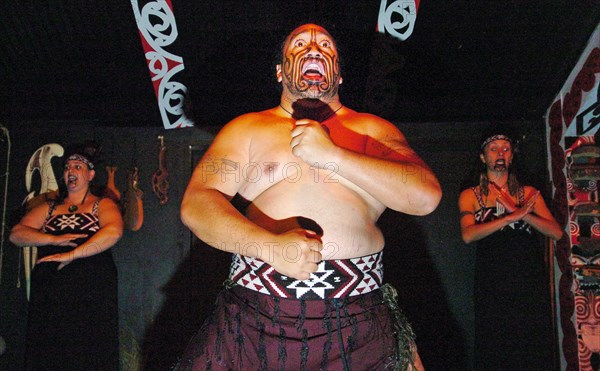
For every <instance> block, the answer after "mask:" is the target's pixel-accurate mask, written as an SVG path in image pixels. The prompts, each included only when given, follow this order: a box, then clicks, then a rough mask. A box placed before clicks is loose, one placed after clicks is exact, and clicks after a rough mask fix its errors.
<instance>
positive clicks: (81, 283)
mask: <svg viewBox="0 0 600 371" xmlns="http://www.w3.org/2000/svg"><path fill="white" fill-rule="evenodd" d="M94 175H95V171H94V163H93V158H92V154H91V153H88V152H87V151H86V149H85V148H82V149H81V150H79V151H76V152H75V153H72V154H71V155H68V157H67V158H66V161H65V166H64V173H63V177H64V182H65V185H66V195H65V196H64V197H60V198H59V199H58V200H51V201H49V202H47V203H43V204H41V205H38V206H36V207H34V208H33V209H32V210H31V211H29V212H28V213H27V214H25V216H24V217H23V218H22V219H21V221H20V222H19V223H18V224H17V225H15V226H14V227H13V228H12V230H11V234H10V241H11V242H13V243H14V244H16V245H18V246H38V256H39V260H38V261H37V263H36V265H35V267H34V269H33V272H32V277H31V298H30V304H29V316H28V327H27V342H26V343H27V345H26V346H27V349H26V366H25V368H26V369H27V370H118V367H119V339H118V307H117V271H116V268H115V264H114V261H113V258H112V254H111V251H110V248H111V247H112V246H113V245H114V244H115V243H116V242H117V241H118V240H119V238H120V237H121V235H122V231H123V222H122V219H121V213H120V211H119V208H118V207H117V205H116V204H115V203H114V202H113V201H112V200H110V199H108V198H99V197H98V196H96V195H94V194H92V192H91V191H90V182H91V181H92V179H93V178H94Z"/></svg>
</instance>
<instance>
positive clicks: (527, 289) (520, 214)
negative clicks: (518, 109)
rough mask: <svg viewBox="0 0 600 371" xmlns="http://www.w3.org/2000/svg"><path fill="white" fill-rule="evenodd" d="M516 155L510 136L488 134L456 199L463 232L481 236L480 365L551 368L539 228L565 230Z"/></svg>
mask: <svg viewBox="0 0 600 371" xmlns="http://www.w3.org/2000/svg"><path fill="white" fill-rule="evenodd" d="M513 158H514V152H513V142H512V140H511V138H510V137H508V136H506V135H503V134H500V133H498V134H495V135H491V136H490V137H488V138H486V139H485V140H484V141H483V143H482V145H481V153H480V159H481V162H482V163H483V166H484V168H485V170H484V171H483V172H482V173H481V175H480V182H479V184H478V185H476V186H474V187H471V188H467V189H465V190H463V191H462V193H461V195H460V198H459V209H460V217H461V219H460V226H461V233H462V238H463V240H464V242H465V243H467V244H469V243H472V242H475V241H477V249H476V262H475V369H476V370H486V371H487V370H549V369H551V367H552V342H551V340H552V333H551V329H552V326H551V322H550V318H551V317H550V314H551V306H550V301H549V297H550V296H549V287H548V279H547V278H546V275H545V271H546V268H545V264H544V248H543V244H542V243H540V240H539V239H538V238H537V237H536V233H538V232H539V233H541V234H542V235H544V236H547V237H550V238H552V239H555V240H557V239H559V238H560V237H561V236H562V230H561V228H560V226H559V225H558V223H557V222H556V221H555V219H554V218H553V216H552V214H551V213H550V211H549V210H548V207H547V206H546V204H545V202H544V200H543V198H542V197H541V196H540V192H539V191H538V190H537V189H535V188H534V187H531V186H527V185H522V184H519V182H518V181H517V178H516V176H515V174H514V173H513V172H512V161H513Z"/></svg>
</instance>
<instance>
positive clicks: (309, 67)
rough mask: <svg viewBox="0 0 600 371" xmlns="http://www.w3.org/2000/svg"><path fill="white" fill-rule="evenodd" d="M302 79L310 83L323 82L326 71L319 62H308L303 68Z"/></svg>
mask: <svg viewBox="0 0 600 371" xmlns="http://www.w3.org/2000/svg"><path fill="white" fill-rule="evenodd" d="M302 77H303V78H304V79H305V80H308V81H323V80H324V77H325V69H324V67H323V63H322V62H321V61H319V60H314V59H313V60H308V61H307V62H305V63H304V65H303V66H302Z"/></svg>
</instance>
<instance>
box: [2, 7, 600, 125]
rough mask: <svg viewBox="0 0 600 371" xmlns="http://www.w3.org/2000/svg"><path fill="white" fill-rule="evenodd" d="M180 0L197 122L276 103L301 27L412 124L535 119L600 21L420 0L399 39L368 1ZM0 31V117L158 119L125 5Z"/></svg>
mask: <svg viewBox="0 0 600 371" xmlns="http://www.w3.org/2000/svg"><path fill="white" fill-rule="evenodd" d="M388 2H391V0H388ZM145 3H147V1H139V7H140V8H141V7H142V6H143V5H144V4H145ZM172 3H173V12H174V14H175V18H176V22H177V28H178V32H179V37H178V38H177V41H176V42H175V43H174V44H173V45H172V46H170V47H168V50H169V51H171V52H172V53H174V54H176V55H180V56H182V57H183V60H184V64H185V67H186V69H185V71H184V72H182V73H180V75H178V76H177V77H178V80H179V81H181V82H183V83H185V84H186V86H188V88H189V90H190V97H191V101H192V103H193V108H192V110H191V111H192V112H193V115H192V116H193V119H194V120H195V122H196V125H197V126H214V125H217V126H220V125H222V124H223V123H224V122H227V121H228V120H230V119H231V118H233V117H235V116H237V115H238V114H240V113H244V112H248V111H254V110H259V109H264V108H268V107H271V106H272V105H273V104H276V103H277V102H278V98H277V95H276V94H273V91H272V87H273V86H274V82H275V79H274V64H275V52H276V49H277V48H278V46H279V45H280V43H281V42H282V41H283V38H284V37H285V36H286V35H287V33H289V32H290V31H291V29H293V28H294V27H296V26H298V25H300V24H302V23H305V22H315V23H322V24H324V25H326V26H327V27H328V28H329V29H330V31H331V32H332V33H333V34H334V36H335V37H336V38H337V40H338V42H339V44H340V47H341V48H342V58H343V60H344V61H345V62H346V63H345V68H344V70H343V77H344V84H343V89H342V92H343V94H344V98H345V101H347V103H348V104H349V105H350V106H353V107H357V108H361V109H364V110H368V111H370V112H373V113H377V114H380V115H385V116H386V117H387V118H393V119H396V120H398V121H404V122H423V121H480V120H489V119H495V120H500V119H502V120H519V119H525V120H539V119H540V118H541V117H542V116H543V115H544V113H545V111H546V110H547V108H548V107H549V105H550V103H551V101H552V99H553V98H554V96H555V95H556V93H557V92H558V90H559V88H560V87H561V86H562V84H563V83H564V81H565V79H566V78H567V75H568V73H569V72H570V71H571V69H572V68H573V66H574V64H575V62H576V61H577V58H578V57H579V55H580V53H581V52H582V50H583V48H584V47H585V44H586V41H587V40H588V38H589V36H590V35H591V33H592V31H593V29H594V28H595V26H596V25H597V23H598V21H599V20H600V4H599V3H598V1H597V0H595V1H594V0H578V1H570V0H558V1H546V0H525V1H522V0H509V1H488V0H485V1H466V0H456V1H442V0H423V1H421V4H420V7H419V10H418V16H417V21H416V25H415V28H414V31H413V34H412V36H410V38H409V39H408V40H406V41H404V42H401V41H399V40H396V39H392V38H391V37H388V36H381V35H380V34H378V33H376V32H375V28H376V25H377V13H378V10H379V2H378V1H373V0H353V1H348V0H339V1H321V0H310V1H309V0H304V1H278V0H262V1H231V0H219V1H178V0H174V1H173V2H172ZM0 35H1V36H2V37H0V87H1V89H0V102H2V109H1V110H0V123H2V124H3V125H5V126H7V125H10V126H14V125H21V124H22V123H23V122H27V123H28V124H29V125H31V124H34V123H39V124H43V123H47V122H48V120H65V121H72V122H76V121H81V120H86V121H87V120H91V121H96V122H98V123H100V124H101V125H106V124H110V125H111V126H123V125H124V126H151V127H156V126H160V117H159V113H158V110H157V107H156V103H155V101H156V99H155V96H154V92H153V89H152V86H151V81H150V78H149V72H148V67H147V65H146V60H145V57H144V53H143V49H142V46H141V43H140V37H139V34H138V31H137V28H136V24H135V19H134V14H133V11H132V7H131V4H130V2H129V1H121V2H116V3H106V2H105V1H99V0H89V1H85V2H81V1H76V0H57V1H53V2H52V3H37V2H31V1H23V2H2V4H0ZM373 80H375V81H373ZM223 104H226V106H227V109H223Z"/></svg>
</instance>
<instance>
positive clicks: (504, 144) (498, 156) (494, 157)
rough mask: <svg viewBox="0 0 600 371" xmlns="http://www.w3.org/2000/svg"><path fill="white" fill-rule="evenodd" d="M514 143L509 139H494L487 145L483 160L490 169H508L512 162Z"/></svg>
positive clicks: (482, 156)
mask: <svg viewBox="0 0 600 371" xmlns="http://www.w3.org/2000/svg"><path fill="white" fill-rule="evenodd" d="M512 158H513V153H512V145H511V143H510V142H509V141H507V140H494V141H492V142H490V143H489V144H488V145H486V146H485V148H484V149H483V154H482V155H481V161H483V162H484V163H485V164H486V166H487V167H488V169H490V170H495V171H506V170H508V168H509V167H510V164H511V162H512Z"/></svg>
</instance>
